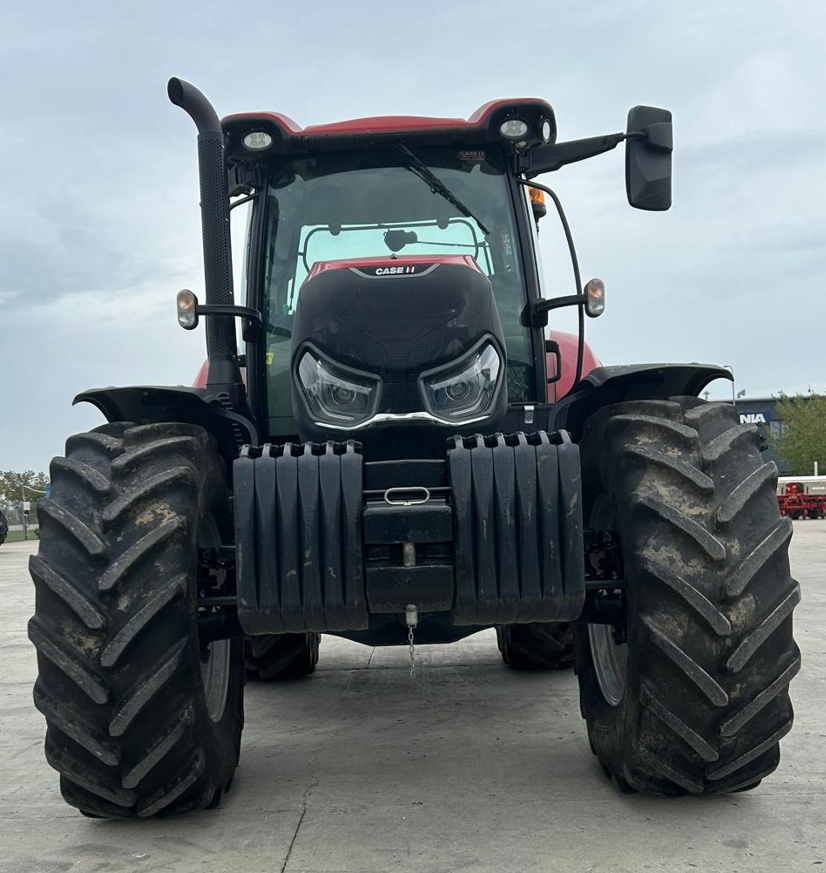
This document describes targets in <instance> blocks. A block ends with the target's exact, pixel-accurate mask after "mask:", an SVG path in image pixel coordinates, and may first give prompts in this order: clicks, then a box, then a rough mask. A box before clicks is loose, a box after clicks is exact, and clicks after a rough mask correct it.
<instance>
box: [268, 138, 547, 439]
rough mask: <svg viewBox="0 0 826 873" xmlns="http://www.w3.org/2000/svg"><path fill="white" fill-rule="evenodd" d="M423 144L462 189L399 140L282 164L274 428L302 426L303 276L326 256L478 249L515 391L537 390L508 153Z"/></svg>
mask: <svg viewBox="0 0 826 873" xmlns="http://www.w3.org/2000/svg"><path fill="white" fill-rule="evenodd" d="M413 153H414V155H415V157H416V158H418V159H419V160H421V161H422V163H423V164H424V165H425V166H426V167H427V169H428V170H430V172H431V173H433V174H434V175H435V176H436V177H437V179H438V180H439V182H441V184H442V186H444V188H447V189H448V195H452V196H445V193H444V191H443V190H441V191H440V190H438V187H439V186H436V188H437V190H434V189H433V187H434V186H431V184H429V183H428V182H427V181H426V180H425V178H423V177H422V175H421V174H419V173H417V172H415V171H414V170H413V169H411V167H412V162H411V159H410V157H409V156H408V155H407V154H405V153H404V152H403V151H401V150H400V149H398V148H388V149H387V150H386V151H384V150H381V151H378V150H377V151H359V152H341V153H335V154H329V155H319V156H313V157H302V158H300V159H297V160H294V161H292V162H290V163H288V164H286V165H283V166H281V167H280V168H278V169H277V170H275V171H274V172H273V174H272V177H271V180H270V186H269V190H268V192H267V204H266V205H267V218H266V231H265V232H266V240H265V250H264V251H265V263H264V301H263V303H264V312H265V313H266V317H267V322H268V324H267V356H266V362H267V373H268V380H267V383H268V405H269V417H270V433H271V434H273V435H283V434H291V433H295V425H294V423H293V420H292V412H291V390H290V372H289V360H290V337H291V333H292V324H293V318H294V315H295V308H296V305H297V303H298V296H299V294H300V293H301V285H302V283H303V282H304V280H305V279H306V277H307V274H308V273H309V272H310V270H311V269H312V267H313V264H315V263H317V262H319V261H332V260H343V259H347V258H361V257H381V256H385V257H386V256H389V255H391V254H392V253H394V252H398V253H401V254H403V255H433V254H441V255H448V254H462V255H464V254H469V255H472V256H473V257H474V258H475V260H476V263H477V264H478V265H479V268H480V269H481V270H482V272H483V273H484V274H485V275H486V276H488V277H489V278H490V280H491V284H492V286H493V291H494V295H495V297H496V303H497V306H498V309H499V317H500V319H501V321H502V328H503V331H504V334H505V343H506V350H507V356H508V394H509V398H510V400H511V401H526V400H530V399H531V398H532V388H531V386H532V380H531V350H530V335H529V332H528V329H527V328H525V327H523V326H522V324H521V314H522V310H523V309H524V306H525V302H526V292H525V287H524V281H523V277H522V271H521V267H520V261H519V257H518V250H517V242H516V240H517V236H516V227H515V222H514V216H513V207H512V203H511V198H510V193H509V190H508V185H507V177H506V176H505V167H504V160H503V158H502V156H501V154H500V153H498V151H497V152H493V153H490V154H488V153H486V152H485V151H478V150H477V151H461V150H458V149H456V148H446V147H439V148H421V149H415V150H413ZM452 200H453V201H454V202H451V201H452ZM455 201H459V203H461V205H462V206H464V207H466V209H465V210H462V209H460V208H459V207H458V206H457V204H456V202H455ZM465 211H469V212H470V213H471V216H468V215H466V214H465ZM487 231H489V233H487Z"/></svg>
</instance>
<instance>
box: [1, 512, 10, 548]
mask: <svg viewBox="0 0 826 873" xmlns="http://www.w3.org/2000/svg"><path fill="white" fill-rule="evenodd" d="M8 535H9V521H8V519H7V518H6V515H5V513H4V512H3V510H2V509H0V546H2V545H3V543H4V542H6V537H7V536H8Z"/></svg>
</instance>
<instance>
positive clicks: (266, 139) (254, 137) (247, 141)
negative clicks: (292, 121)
mask: <svg viewBox="0 0 826 873" xmlns="http://www.w3.org/2000/svg"><path fill="white" fill-rule="evenodd" d="M271 145H272V137H271V136H270V135H269V134H268V133H267V132H266V131H264V130H251V131H250V132H249V133H248V134H246V136H245V137H244V146H245V147H246V148H248V149H249V150H250V151H251V152H261V151H263V150H264V149H268V148H269V147H270V146H271Z"/></svg>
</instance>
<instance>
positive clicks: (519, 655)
mask: <svg viewBox="0 0 826 873" xmlns="http://www.w3.org/2000/svg"><path fill="white" fill-rule="evenodd" d="M496 642H497V645H498V646H499V651H500V652H501V653H502V660H503V661H504V662H505V663H506V664H507V665H508V666H509V667H511V668H513V669H514V670H567V669H568V668H569V667H572V666H573V663H574V638H573V629H572V626H571V624H570V623H569V622H562V621H553V622H532V623H530V624H506V625H497V627H496Z"/></svg>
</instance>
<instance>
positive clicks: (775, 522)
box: [575, 397, 800, 794]
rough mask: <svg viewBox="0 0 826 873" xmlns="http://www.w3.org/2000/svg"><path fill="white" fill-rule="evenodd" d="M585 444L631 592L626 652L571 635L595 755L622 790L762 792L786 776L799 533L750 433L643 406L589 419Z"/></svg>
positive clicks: (796, 658)
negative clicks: (793, 566)
mask: <svg viewBox="0 0 826 873" xmlns="http://www.w3.org/2000/svg"><path fill="white" fill-rule="evenodd" d="M581 450H582V458H583V464H584V465H587V466H585V469H584V470H583V473H584V476H583V478H584V483H585V489H586V492H585V500H586V513H587V512H588V511H589V509H590V513H591V525H592V526H614V527H615V529H618V530H619V532H620V537H621V540H622V547H623V559H624V563H625V576H626V581H627V585H628V590H627V646H622V645H617V643H616V639H615V638H614V637H613V635H612V634H609V633H606V632H605V627H606V626H604V625H591V626H586V625H577V626H576V628H575V648H576V668H577V672H578V674H579V682H580V700H581V708H582V714H583V717H584V718H585V719H586V721H587V724H588V733H589V738H590V741H591V745H592V748H593V750H594V752H595V754H596V755H597V756H598V758H599V760H600V762H601V764H602V766H603V769H605V770H606V772H607V773H609V774H610V775H612V776H613V777H614V779H615V780H616V781H617V783H618V785H619V786H620V787H621V788H623V789H624V790H638V791H646V792H650V793H656V794H682V793H686V792H689V793H692V794H710V793H717V792H731V791H737V790H743V789H747V788H752V787H754V786H755V785H757V784H758V783H759V782H760V780H761V779H762V778H763V777H765V776H767V775H768V774H769V773H771V772H772V771H773V770H774V769H775V768H776V767H777V764H778V761H779V756H780V751H779V741H780V740H781V739H782V737H784V736H785V735H786V734H787V733H788V731H789V730H790V728H791V725H792V705H791V702H790V700H789V693H788V686H789V683H790V681H791V680H792V678H793V677H794V676H795V675H796V673H797V672H798V671H799V669H800V652H799V650H798V647H797V645H796V644H795V642H794V640H793V638H792V611H793V609H794V608H795V606H796V605H797V603H798V602H799V600H800V589H799V586H798V585H797V583H796V582H795V581H794V580H793V579H792V578H791V576H790V574H789V560H788V547H789V540H790V537H791V532H792V524H791V522H790V521H789V520H788V519H786V518H781V517H780V513H779V510H778V506H777V501H776V498H775V483H776V478H777V468H776V467H775V465H774V464H773V463H771V462H769V463H764V462H763V460H762V459H761V457H760V451H759V441H758V432H757V428H756V427H755V426H754V425H750V424H740V423H739V419H738V415H737V413H736V411H735V409H734V407H733V406H730V405H726V404H720V403H705V402H703V401H700V400H698V399H697V398H693V397H692V398H673V399H672V400H670V401H636V402H629V403H622V404H617V405H615V406H612V407H609V408H606V409H603V410H601V411H600V412H598V413H597V414H595V415H594V416H593V417H592V418H591V419H589V421H588V422H587V424H586V428H585V432H584V436H583V440H582V441H581ZM595 516H596V517H595ZM600 516H601V517H600ZM587 518H588V515H587V514H586V519H587ZM600 628H602V631H600V630H599V629H600ZM621 639H622V638H621V637H620V640H621ZM600 652H602V654H600ZM612 659H613V663H614V665H615V668H616V669H613V668H611V662H612ZM595 665H601V667H600V668H599V670H598V669H597V666H595ZM612 671H613V672H612ZM606 677H607V678H606ZM612 677H613V679H612ZM614 680H617V682H618V684H617V685H616V687H615V686H614V685H613V684H612V682H613V681H614ZM611 698H613V699H611Z"/></svg>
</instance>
